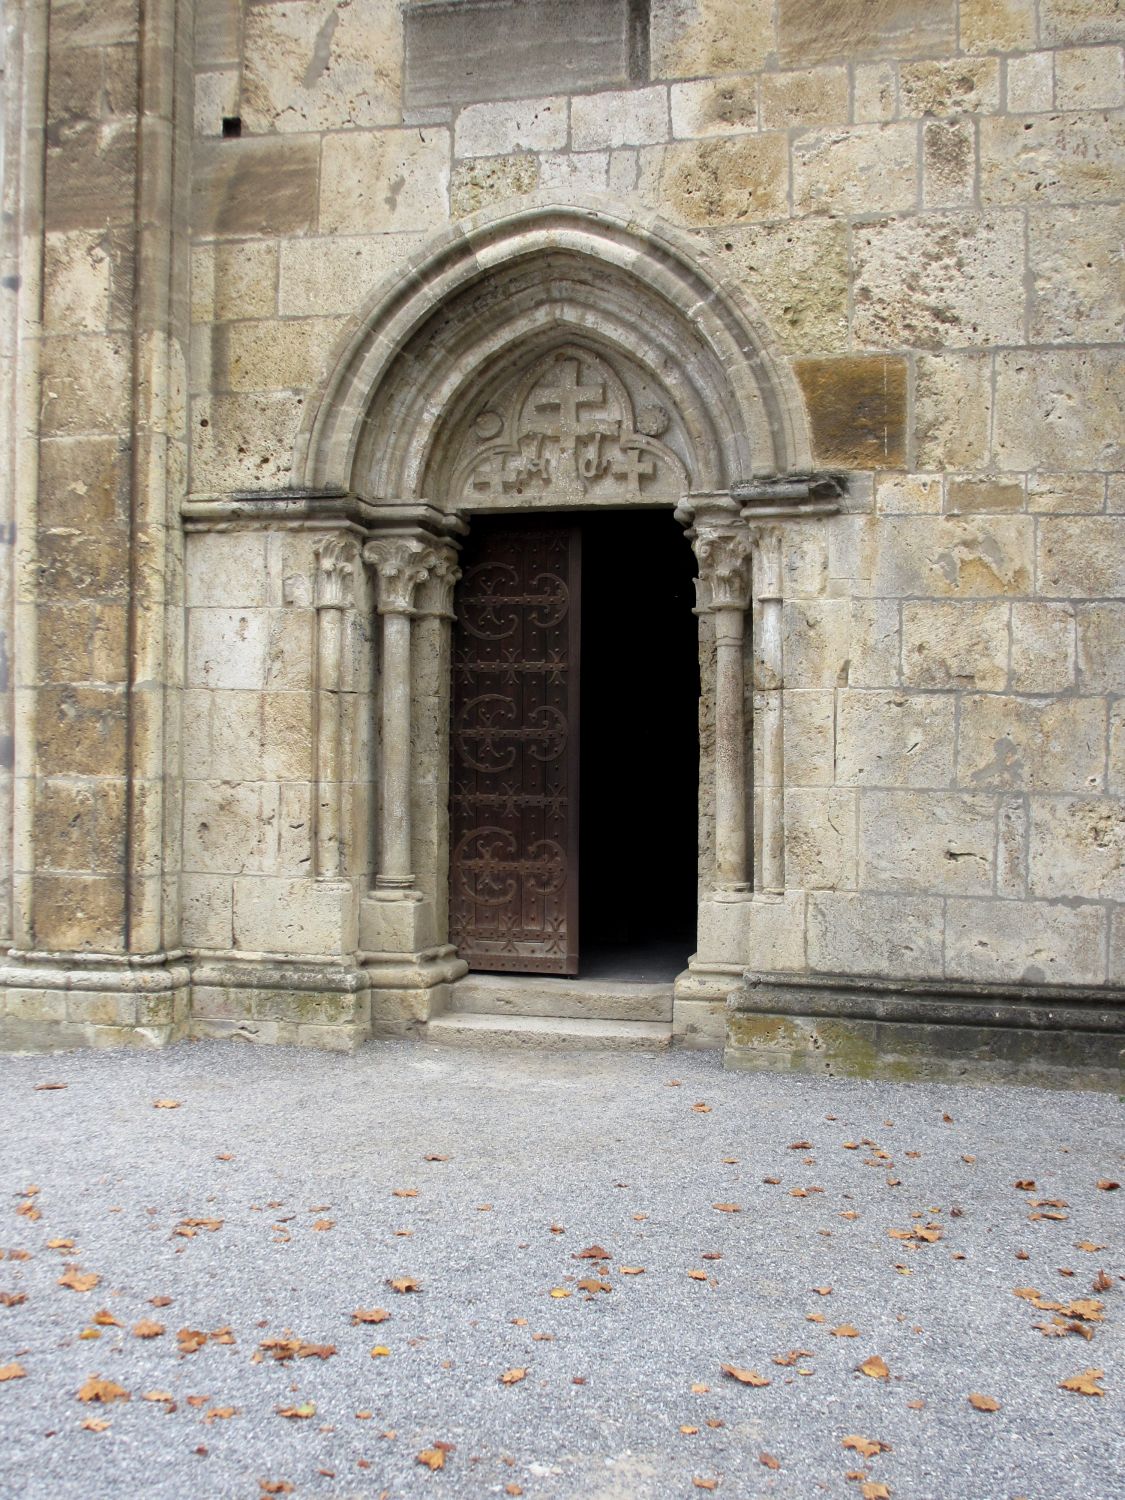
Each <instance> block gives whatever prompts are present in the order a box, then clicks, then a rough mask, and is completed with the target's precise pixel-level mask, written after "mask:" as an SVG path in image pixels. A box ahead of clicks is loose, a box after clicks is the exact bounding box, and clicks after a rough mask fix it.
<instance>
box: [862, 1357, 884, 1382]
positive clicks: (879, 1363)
mask: <svg viewBox="0 0 1125 1500" xmlns="http://www.w3.org/2000/svg"><path fill="white" fill-rule="evenodd" d="M856 1369H857V1370H858V1371H859V1373H860V1374H861V1375H870V1377H871V1379H872V1380H887V1379H888V1378H889V1376H890V1373H891V1372H890V1370H888V1369H887V1364H886V1361H885V1360H884V1359H883V1357H882V1356H881V1355H879V1354H872V1355H869V1356H868V1358H867V1359H865V1360H864V1361H863V1363H862V1364H861V1365H857V1366H856Z"/></svg>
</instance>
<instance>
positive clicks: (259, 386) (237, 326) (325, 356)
mask: <svg viewBox="0 0 1125 1500" xmlns="http://www.w3.org/2000/svg"><path fill="white" fill-rule="evenodd" d="M340 328H341V320H340V319H339V318H289V319H285V320H284V321H274V322H266V321H264V320H263V321H261V322H255V323H231V324H228V325H227V326H226V327H225V328H221V329H217V330H216V337H215V342H214V357H213V371H214V373H213V377H212V378H213V386H212V388H213V389H214V390H217V391H262V390H272V391H276V390H295V391H305V390H308V389H309V387H310V386H313V385H315V384H316V383H317V381H318V379H319V378H320V377H321V375H322V374H323V373H324V372H325V367H326V365H327V364H328V362H329V361H330V360H331V357H332V355H333V353H334V346H335V343H336V337H337V335H338V334H339V332H340Z"/></svg>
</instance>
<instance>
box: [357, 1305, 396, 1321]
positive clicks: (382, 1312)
mask: <svg viewBox="0 0 1125 1500" xmlns="http://www.w3.org/2000/svg"><path fill="white" fill-rule="evenodd" d="M389 1317H390V1313H389V1312H388V1311H387V1309H386V1308H385V1307H357V1308H356V1310H355V1312H354V1313H352V1322H353V1323H385V1322H386V1321H387V1319H388V1318H389Z"/></svg>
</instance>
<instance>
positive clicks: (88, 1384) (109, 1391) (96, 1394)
mask: <svg viewBox="0 0 1125 1500" xmlns="http://www.w3.org/2000/svg"><path fill="white" fill-rule="evenodd" d="M78 1399H79V1401H100V1402H101V1403H102V1405H103V1406H110V1405H112V1403H113V1402H114V1401H128V1400H129V1392H128V1391H127V1390H126V1389H125V1387H124V1386H123V1385H118V1384H117V1382H116V1381H113V1380H103V1379H102V1377H101V1376H100V1375H91V1376H90V1377H89V1379H87V1380H86V1381H85V1382H84V1383H83V1384H82V1385H81V1386H79V1388H78Z"/></svg>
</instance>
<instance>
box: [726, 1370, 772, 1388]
mask: <svg viewBox="0 0 1125 1500" xmlns="http://www.w3.org/2000/svg"><path fill="white" fill-rule="evenodd" d="M719 1369H720V1370H722V1372H723V1374H724V1375H729V1376H730V1377H731V1379H732V1380H737V1381H738V1383H739V1384H740V1385H754V1386H763V1385H769V1381H768V1380H767V1379H766V1377H765V1376H764V1375H759V1374H758V1372H757V1370H742V1369H740V1368H739V1367H738V1365H720V1366H719Z"/></svg>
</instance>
